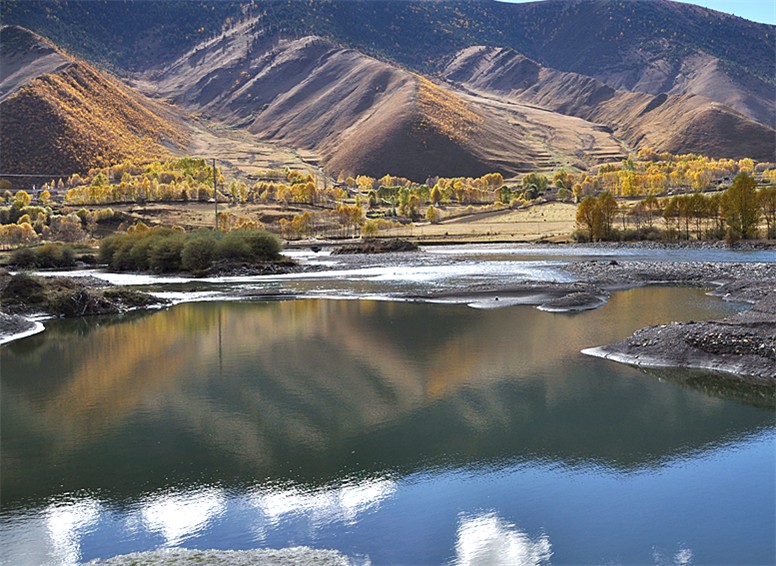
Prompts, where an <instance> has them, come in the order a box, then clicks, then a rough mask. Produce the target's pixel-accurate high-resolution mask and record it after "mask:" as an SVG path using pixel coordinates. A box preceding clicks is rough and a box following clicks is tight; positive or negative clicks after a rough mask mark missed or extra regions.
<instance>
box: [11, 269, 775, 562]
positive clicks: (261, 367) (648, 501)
mask: <svg viewBox="0 0 776 566" xmlns="http://www.w3.org/2000/svg"><path fill="white" fill-rule="evenodd" d="M545 259H546V258H545ZM499 261H505V260H504V259H503V258H502V259H501V260H499ZM511 261H518V260H515V259H514V258H513V259H512V260H511ZM519 261H536V260H535V258H527V259H525V258H522V259H520V260H519ZM543 261H544V260H543ZM545 267H546V266H545ZM545 267H542V269H544V268H545ZM354 279H355V278H354ZM416 283H417V282H416ZM272 284H273V285H276V284H277V281H275V282H274V283H272ZM281 284H282V283H281ZM290 285H291V286H295V287H294V289H295V291H294V292H296V293H298V292H299V289H301V288H304V285H307V284H306V283H301V282H300V280H299V279H296V280H294V281H293V282H292V283H290ZM342 285H345V286H346V287H347V286H348V285H351V286H352V285H353V283H352V281H351V282H350V283H342ZM348 288H349V289H350V291H349V292H353V290H352V287H348ZM380 289H381V290H380V294H382V293H383V291H384V289H382V287H381V288H380ZM331 291H332V290H331V289H330V288H327V289H326V295H327V296H328V295H330V294H331ZM357 291H360V292H363V293H365V296H368V295H369V294H370V293H371V292H372V291H374V289H372V288H371V287H369V288H368V289H366V290H364V289H360V290H359V289H357ZM307 292H308V294H310V292H311V290H310V289H308V290H307ZM346 294H347V293H346ZM740 308H741V306H740V305H733V304H730V303H725V302H723V301H720V300H718V299H713V298H710V297H707V296H706V295H705V294H704V291H703V290H699V289H683V288H661V287H650V288H641V289H633V290H628V291H619V292H617V293H615V294H614V295H613V297H612V298H611V299H610V301H609V304H607V305H606V306H604V307H603V308H601V309H598V310H596V311H592V312H586V313H581V314H573V315H571V314H550V313H545V312H540V311H538V310H536V309H535V308H533V307H530V306H512V307H509V308H502V309H486V310H483V309H473V308H469V307H468V306H466V305H465V304H428V303H413V302H396V301H386V300H372V299H368V298H366V299H365V298H362V299H360V300H347V301H345V300H333V299H331V298H309V297H308V298H303V299H296V300H273V301H263V300H254V301H247V302H245V301H240V302H237V301H232V302H224V301H211V302H196V303H184V304H178V305H176V306H174V307H171V308H168V309H164V310H160V311H154V312H147V313H134V314H131V315H127V316H123V317H95V318H90V319H81V320H68V321H50V322H48V323H47V324H46V326H47V330H46V331H45V332H44V333H43V334H39V335H36V336H32V337H29V338H25V339H23V340H19V341H17V342H13V343H11V344H8V345H5V346H2V347H0V364H2V365H1V366H0V368H1V369H2V372H1V374H0V378H1V379H0V387H1V388H2V389H1V390H0V403H1V406H0V419H1V422H0V425H1V427H2V428H1V429H0V430H1V432H2V438H1V440H2V442H1V444H0V448H1V450H2V454H1V456H2V458H1V459H0V473H1V476H0V482H1V483H0V495H1V496H2V510H1V511H0V548H2V553H0V562H1V563H3V564H9V565H10V564H14V565H25V564H71V563H77V562H79V561H87V560H91V559H94V558H99V557H109V556H113V555H116V554H123V553H128V552H134V551H141V550H151V549H156V548H159V547H165V546H167V547H170V546H181V547H186V548H198V549H211V548H215V549H252V548H283V547H292V546H307V547H314V548H326V549H336V550H338V551H340V552H341V553H343V554H344V555H346V556H348V557H350V558H352V559H353V560H354V561H355V562H366V561H371V563H373V564H443V563H459V564H485V563H498V561H499V560H500V561H501V563H504V564H539V563H550V562H551V563H556V564H563V563H577V564H579V563H596V564H600V563H641V564H644V563H648V564H690V563H697V564H705V563H748V564H759V563H772V562H773V561H774V559H776V556H775V555H774V552H775V550H774V545H775V544H776V535H774V533H775V532H776V493H775V487H774V484H775V482H774V478H776V463H775V462H774V448H775V447H776V424H775V423H774V413H773V410H772V409H769V408H762V407H760V406H758V405H757V404H752V403H747V402H742V401H740V400H735V398H736V396H735V394H733V395H728V394H727V393H726V392H724V391H721V392H720V391H718V390H710V389H702V388H698V387H692V386H690V383H695V382H696V381H697V380H696V381H692V380H689V381H688V380H687V379H686V377H685V376H684V374H679V373H677V374H676V375H672V374H671V372H668V373H667V374H666V373H664V374H661V375H660V376H656V375H652V374H649V373H646V372H643V371H641V370H637V369H633V368H630V367H627V366H622V365H619V364H616V363H613V362H609V361H606V360H600V359H594V358H589V357H585V356H583V355H581V354H580V353H579V351H580V350H581V349H583V348H586V347H590V346H596V345H601V344H604V343H607V342H610V341H614V340H617V339H620V338H623V337H625V336H627V335H628V334H630V333H631V332H633V331H634V330H636V329H638V328H640V327H643V326H646V325H650V324H658V323H663V322H668V321H670V320H690V319H694V320H700V319H707V318H718V317H722V316H725V315H727V314H730V313H733V312H735V311H736V310H739V309H740Z"/></svg>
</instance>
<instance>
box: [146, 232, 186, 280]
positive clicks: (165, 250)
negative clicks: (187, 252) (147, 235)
mask: <svg viewBox="0 0 776 566" xmlns="http://www.w3.org/2000/svg"><path fill="white" fill-rule="evenodd" d="M152 239H153V241H152V242H151V244H150V246H149V248H148V265H149V267H150V268H151V269H152V270H154V271H156V272H157V273H169V272H171V271H180V270H181V267H182V266H181V252H182V251H183V245H184V241H183V237H181V236H178V235H168V236H163V235H160V236H154V237H153V238H152Z"/></svg>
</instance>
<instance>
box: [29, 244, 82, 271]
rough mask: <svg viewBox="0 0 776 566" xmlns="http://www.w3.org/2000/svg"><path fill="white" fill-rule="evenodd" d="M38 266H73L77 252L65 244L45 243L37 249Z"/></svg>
mask: <svg viewBox="0 0 776 566" xmlns="http://www.w3.org/2000/svg"><path fill="white" fill-rule="evenodd" d="M36 254H37V256H38V260H37V265H38V267H72V266H74V265H75V252H73V248H71V247H70V246H66V245H64V244H44V245H42V246H41V247H39V248H38V249H37V250H36Z"/></svg>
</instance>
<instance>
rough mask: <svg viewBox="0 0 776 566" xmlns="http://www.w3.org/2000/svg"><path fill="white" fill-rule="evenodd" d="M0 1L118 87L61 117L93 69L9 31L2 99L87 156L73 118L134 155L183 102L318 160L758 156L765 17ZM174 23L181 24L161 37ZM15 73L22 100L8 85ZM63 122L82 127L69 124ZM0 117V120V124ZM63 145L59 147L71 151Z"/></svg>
mask: <svg viewBox="0 0 776 566" xmlns="http://www.w3.org/2000/svg"><path fill="white" fill-rule="evenodd" d="M139 4H142V6H139ZM44 5H45V6H46V10H45V11H44V12H42V13H37V12H35V9H34V8H36V7H37V8H41V6H44ZM0 7H1V8H2V13H1V14H0V15H2V16H3V18H4V21H11V23H18V22H22V23H23V22H24V21H28V22H29V23H32V24H34V25H35V26H36V27H37V28H38V29H39V30H41V29H42V30H44V31H48V32H49V33H50V34H51V35H52V36H53V37H61V38H63V40H64V41H65V43H66V47H67V48H68V49H71V48H73V46H75V48H76V49H80V51H81V52H83V53H85V54H87V55H88V56H89V57H90V58H91V59H92V60H93V61H102V62H103V63H105V64H108V65H110V66H112V67H114V68H116V70H117V71H118V72H119V73H120V76H121V77H122V79H123V81H124V82H125V83H127V84H128V85H129V86H126V85H124V84H119V83H118V80H117V79H107V78H106V79H105V80H107V81H108V82H110V81H112V84H113V86H114V87H116V90H112V91H111V92H113V93H114V94H112V95H110V96H109V97H108V98H111V97H113V98H115V99H116V100H118V99H119V98H120V99H121V101H122V102H121V103H119V104H118V105H117V106H116V107H115V108H113V109H112V110H111V111H107V110H106V109H103V110H104V111H102V110H101V111H96V112H89V113H87V114H86V115H84V116H85V117H83V118H79V117H77V116H75V115H73V114H72V113H70V114H68V113H67V112H65V111H63V108H66V107H67V104H64V102H63V100H59V101H57V100H56V99H57V97H60V98H63V99H67V98H68V96H69V95H68V93H67V92H66V91H67V90H68V89H72V88H73V87H74V85H75V84H78V85H79V87H78V88H80V89H81V90H82V91H83V92H84V93H86V92H87V91H88V90H89V88H93V89H94V90H95V92H105V88H106V87H105V86H104V85H103V84H102V83H104V82H105V81H104V80H103V79H102V75H100V72H99V71H98V70H97V69H95V68H94V67H93V66H89V64H88V63H86V62H81V61H78V60H77V59H76V58H74V57H72V56H70V55H63V54H62V53H61V52H60V51H58V50H57V47H56V46H55V44H54V43H51V42H50V41H48V40H43V39H40V41H38V42H37V43H35V42H33V44H30V45H28V46H27V48H26V49H27V51H28V52H29V53H27V54H26V55H25V54H24V53H21V52H22V51H24V49H23V48H22V46H21V43H19V41H17V42H16V43H19V45H17V47H18V51H19V53H21V55H18V57H17V59H13V58H12V57H10V55H9V54H8V53H5V54H4V65H3V76H1V77H0V79H1V80H0V99H7V100H6V101H5V102H4V103H3V106H2V107H0V108H1V109H3V113H4V114H9V109H13V105H12V104H11V105H9V104H8V103H7V102H8V101H10V100H11V99H15V102H14V104H17V105H18V104H19V103H20V101H23V100H26V101H27V102H26V104H27V106H26V107H22V108H20V109H19V110H15V109H14V112H15V113H20V115H22V114H24V113H25V112H26V113H27V114H29V113H30V112H31V111H32V109H33V108H34V109H35V112H43V113H48V114H52V113H53V114H57V116H54V117H52V118H51V119H50V120H49V122H50V124H48V125H46V124H45V123H43V122H41V123H37V126H36V127H37V128H40V129H41V132H43V133H45V136H46V137H51V136H52V132H53V130H52V129H51V128H52V127H53V126H52V124H54V123H58V124H60V127H61V128H64V130H63V131H67V135H59V136H55V137H58V139H59V142H60V144H61V143H63V142H62V140H63V139H64V140H66V139H69V138H71V137H73V136H75V137H76V138H78V139H81V140H82V141H83V143H84V144H86V146H87V147H88V148H89V149H88V151H87V152H86V153H87V154H90V155H91V160H92V161H93V162H94V161H95V160H97V161H99V159H104V158H107V154H106V156H101V155H100V154H99V153H98V151H97V145H96V142H95V141H94V140H95V139H96V138H94V136H93V135H92V134H93V131H94V130H97V131H99V130H100V129H103V130H106V129H107V130H109V129H111V128H105V127H102V128H101V127H100V126H99V125H98V124H97V123H95V122H89V116H88V114H95V113H96V114H100V113H101V112H102V114H103V115H104V116H105V117H106V118H108V119H109V121H110V120H113V121H116V122H122V121H124V120H125V118H124V117H123V116H129V114H132V116H133V118H132V119H130V120H128V123H130V126H129V127H128V128H126V130H127V132H126V133H122V134H119V135H118V136H114V139H113V140H108V139H103V142H104V143H106V144H107V147H112V148H114V150H115V148H116V147H118V146H121V145H122V144H123V145H124V147H125V149H127V148H128V147H129V146H130V145H134V148H135V149H133V150H132V152H134V153H135V154H139V153H141V152H139V151H138V150H139V149H140V148H142V145H143V144H142V143H141V144H138V143H136V140H137V139H143V137H144V135H146V134H142V133H141V135H139V136H138V135H137V133H138V132H141V131H142V130H143V127H140V126H139V125H137V124H139V123H142V122H144V123H145V124H146V125H148V124H152V123H155V124H157V125H158V127H157V126H154V127H151V128H150V130H155V131H156V133H159V132H164V131H167V134H168V135H167V142H165V143H163V144H161V145H159V144H158V143H157V144H156V145H155V146H153V144H152V143H148V144H146V145H148V147H152V146H153V147H155V148H156V149H157V150H163V149H167V150H170V149H174V150H175V151H185V147H187V146H186V143H184V142H182V140H183V139H184V138H185V137H186V136H185V134H184V133H183V132H182V130H179V129H176V127H174V126H172V125H171V124H172V123H173V122H175V121H176V120H177V119H182V120H184V121H190V120H191V118H190V117H189V118H187V117H186V116H185V115H186V114H187V113H188V114H191V115H192V116H194V117H197V116H201V117H202V118H204V119H206V120H208V121H212V123H213V124H218V125H219V127H223V128H228V129H230V130H234V131H240V132H244V133H245V134H246V135H249V136H252V139H254V140H256V141H257V142H258V141H261V142H262V143H263V142H268V143H271V144H279V145H280V146H288V147H292V148H295V149H297V150H299V151H300V152H303V154H304V155H305V156H306V158H309V160H311V161H312V163H314V164H318V165H320V166H321V167H323V168H324V169H325V170H326V171H327V172H328V173H329V174H332V175H337V174H338V173H340V172H347V173H349V174H369V175H370V176H375V177H380V176H382V175H384V174H387V173H391V174H398V175H402V176H406V177H410V178H413V179H416V180H423V179H425V178H426V177H428V176H433V175H437V174H445V175H449V176H479V175H481V174H483V173H486V172H490V171H499V172H502V173H504V174H506V175H514V174H518V173H523V172H527V171H531V170H551V169H556V168H560V167H576V168H579V169H585V168H588V167H590V166H592V165H595V164H598V163H601V162H605V161H607V160H610V161H611V160H618V159H621V158H623V157H624V156H627V154H628V153H629V152H631V151H635V150H637V149H640V148H643V147H650V148H652V149H655V150H657V151H670V152H673V153H688V152H692V153H704V154H708V155H710V156H713V157H735V158H741V157H753V158H755V159H758V160H765V161H773V160H776V130H774V124H776V119H774V116H775V115H776V97H774V96H773V92H774V91H776V72H774V69H773V64H774V55H773V52H772V49H771V47H772V43H773V41H772V39H773V34H774V32H775V31H776V27H774V26H768V25H765V24H755V23H753V22H747V21H746V20H741V19H740V18H734V17H732V16H725V15H720V14H718V13H716V12H713V11H710V10H705V9H702V8H698V7H687V5H685V4H679V3H677V2H672V1H670V0H651V1H649V2H645V1H644V0H632V1H631V2H618V1H616V0H589V1H581V0H547V1H546V2H534V3H528V4H502V3H499V2H493V1H490V0H484V1H483V2H477V3H468V2H460V1H451V2H418V1H414V0H409V1H407V2H388V1H383V0H376V1H372V2H359V1H355V2H343V1H341V0H311V1H310V2H305V3H300V2H293V1H291V0H276V1H273V2H262V3H251V4H241V3H235V2H232V1H231V0H226V1H223V2H212V1H206V0H196V1H190V2H183V1H180V0H171V1H169V2H143V3H137V2H131V1H127V0H116V1H113V2H106V1H103V0H94V1H93V2H82V1H78V0H59V1H58V2H56V3H42V2H40V1H39V0H27V1H25V2H15V1H13V0H0ZM141 8H144V9H143V10H141ZM42 14H45V18H44V17H42ZM100 24H104V25H103V26H102V27H101V26H100ZM174 26H178V28H179V29H180V33H178V34H174V33H171V30H173V29H174ZM9 29H10V28H9ZM709 30H711V32H710V31H709ZM650 32H651V33H650ZM712 32H713V33H712ZM710 34H711V35H710ZM713 34H716V36H715V37H712V35H713ZM84 37H86V39H85V40H84V42H83V43H82V44H79V43H78V41H79V38H84ZM477 39H484V41H483V42H482V43H475V40H477ZM101 47H102V51H100V48H101ZM769 49H770V51H769ZM36 50H40V53H38V54H37V55H36ZM6 51H7V50H6ZM15 56H16V55H15ZM25 57H27V59H25ZM149 57H150V58H149ZM145 60H147V62H146V63H141V61H145ZM14 61H15V62H14ZM25 61H26V63H25ZM9 62H11V63H12V64H10V65H9V64H8V63H9ZM25 67H26V68H25ZM74 67H77V69H78V72H76V71H73V68H74ZM86 69H88V70H89V72H87V71H86ZM75 75H77V77H76V76H75ZM51 77H58V78H56V79H52V78H51ZM62 77H67V80H65V81H63V80H62ZM106 77H107V76H106ZM36 81H37V82H36ZM65 83H67V84H65ZM86 83H88V84H89V85H91V87H89V86H86ZM31 85H34V88H33V87H32V86H31ZM64 87H67V88H64ZM130 87H131V88H130ZM31 88H32V90H33V91H35V92H37V95H38V96H37V98H35V103H34V104H33V102H32V100H33V99H32V98H30V96H29V91H30V89H31ZM24 89H27V90H25V93H26V94H25V96H26V97H27V98H24V97H22V96H19V95H18V93H19V91H20V90H24ZM136 90H137V91H139V92H135V91H136ZM44 92H45V96H43V93H44ZM116 92H122V93H123V94H122V95H121V96H119V95H117V94H115V93H116ZM141 93H142V95H145V97H151V98H158V99H160V101H162V102H161V103H160V102H159V101H157V102H152V101H150V100H148V99H147V98H145V97H144V96H142V95H141ZM102 96H104V95H102ZM70 98H72V97H70ZM44 100H45V101H46V104H44V105H42V106H41V101H44ZM84 100H85V99H84ZM166 102H171V103H173V104H174V105H175V106H174V107H169V106H167V105H166ZM36 104H37V105H38V106H37V107H36V106H35V105H36ZM90 104H93V105H94V104H96V102H95V97H94V96H92V98H91V102H90ZM130 107H132V108H134V109H135V110H138V109H139V108H142V109H144V112H146V114H143V112H139V110H138V111H133V112H129V111H128V110H126V108H130ZM93 108H95V109H98V108H99V105H96V106H93ZM122 108H124V110H122ZM127 112H129V114H128V113H127ZM138 112H139V113H138ZM141 114H142V115H143V117H142V118H141V117H140V116H141ZM172 114H175V115H176V116H175V119H172V120H168V118H173V116H172ZM64 117H67V120H65V122H64V123H61V122H57V120H61V119H63V118H64ZM79 120H80V121H81V122H83V123H84V124H88V127H82V128H81V129H80V130H79V129H78V128H76V126H77V125H78V122H79ZM132 120H134V121H135V122H137V124H136V125H132V124H131V122H132ZM4 122H7V120H4ZM32 123H33V122H31V124H32ZM15 128H17V129H21V128H23V124H21V123H18V124H15ZM165 128H167V130H165ZM114 129H115V128H114ZM87 130H88V131H87ZM146 130H149V128H146ZM74 132H75V133H74ZM13 133H14V132H12V131H11V130H10V129H9V127H8V126H6V127H5V129H4V132H3V135H4V139H6V138H7V136H8V135H11V134H13ZM147 133H148V135H151V134H150V133H149V132H147ZM15 135H17V136H18V135H19V132H15ZM132 136H134V138H133V137H132ZM34 137H37V138H40V137H41V135H40V132H39V133H35V135H34ZM161 137H162V138H163V137H164V136H161ZM93 138H94V139H93ZM160 139H161V138H160ZM131 140H134V141H131ZM148 140H151V141H152V140H153V135H151V137H149V138H148ZM176 144H177V146H178V149H175V148H174V147H173V146H176ZM197 147H201V145H198V146H197ZM62 149H63V148H61V147H60V148H59V149H57V148H51V150H52V151H54V152H55V154H56V151H62ZM114 150H111V151H108V154H110V155H118V153H120V152H116V151H114ZM67 152H69V154H70V155H71V158H70V159H71V161H72V157H73V156H75V155H76V154H77V148H69V149H68V150H67ZM125 153H126V151H125ZM130 153H131V152H130ZM20 155H23V154H20ZM98 158H99V159H98ZM85 162H86V161H85V160H84V161H82V165H83V164H84V163H85ZM6 163H7V160H6ZM4 167H5V164H4Z"/></svg>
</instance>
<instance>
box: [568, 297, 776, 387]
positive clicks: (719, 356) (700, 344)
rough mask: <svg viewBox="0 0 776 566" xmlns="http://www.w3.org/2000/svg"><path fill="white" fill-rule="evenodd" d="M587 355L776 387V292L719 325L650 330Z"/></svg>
mask: <svg viewBox="0 0 776 566" xmlns="http://www.w3.org/2000/svg"><path fill="white" fill-rule="evenodd" d="M583 353H584V354H587V355H590V356H596V357H601V358H605V359H609V360H614V361H617V362H622V363H626V364H629V365H634V366H639V367H648V368H666V367H678V368H697V369H706V370H713V371H719V372H726V373H730V374H734V375H735V376H736V377H738V378H739V379H741V380H744V381H748V382H752V383H759V384H769V385H772V386H773V385H776V287H774V288H773V290H772V291H771V292H770V294H768V295H767V296H766V297H765V298H763V299H761V300H760V301H758V302H757V303H756V304H755V305H754V306H753V307H752V308H751V309H750V310H748V311H746V312H743V313H739V314H737V315H734V316H730V317H727V318H724V319H722V320H716V321H708V322H695V321H690V322H674V323H671V324H663V325H659V326H650V327H648V328H643V329H641V330H638V331H637V332H635V333H634V334H632V335H631V336H630V337H628V338H626V339H625V340H621V341H619V342H615V343H614V344H608V345H605V346H600V347H597V348H589V349H586V350H583ZM774 392H776V390H775V391H774Z"/></svg>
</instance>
